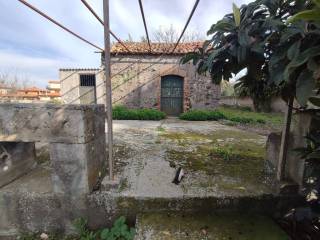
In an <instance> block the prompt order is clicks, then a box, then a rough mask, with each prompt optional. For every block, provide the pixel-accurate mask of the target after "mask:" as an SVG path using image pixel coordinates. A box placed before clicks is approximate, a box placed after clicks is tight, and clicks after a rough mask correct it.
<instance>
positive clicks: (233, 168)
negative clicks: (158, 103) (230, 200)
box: [114, 118, 272, 198]
mask: <svg viewBox="0 0 320 240" xmlns="http://www.w3.org/2000/svg"><path fill="white" fill-rule="evenodd" d="M114 138H115V167H116V171H117V174H116V175H117V176H116V178H117V179H118V180H120V187H119V191H121V193H122V194H123V195H126V196H132V197H155V198H172V197H174V198H175V197H210V196H212V197H224V196H226V197H227V196H228V197H230V196H262V195H265V194H271V192H272V190H271V187H270V184H271V182H270V181H269V176H270V173H268V172H267V171H266V166H267V165H266V164H265V161H264V154H265V142H266V137H265V136H262V135H258V134H256V133H251V132H248V131H243V130H239V129H237V128H235V127H230V126H226V125H222V124H219V123H217V122H189V121H181V120H178V119H174V118H169V119H166V120H163V121H123V120H122V121H114ZM178 167H182V168H183V169H184V171H185V178H184V179H183V180H182V182H181V184H179V185H175V184H173V183H172V180H173V178H174V175H175V171H176V169H177V168H178Z"/></svg>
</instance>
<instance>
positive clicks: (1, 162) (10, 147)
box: [0, 142, 36, 187]
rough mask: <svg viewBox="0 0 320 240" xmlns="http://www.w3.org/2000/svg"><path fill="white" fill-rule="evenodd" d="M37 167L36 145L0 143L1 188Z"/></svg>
mask: <svg viewBox="0 0 320 240" xmlns="http://www.w3.org/2000/svg"><path fill="white" fill-rule="evenodd" d="M35 165H36V162H35V144H34V143H21V142H20V143H16V142H1V143H0V187H2V186H4V185H6V184H8V183H10V182H12V181H13V180H15V179H17V178H19V177H20V176H22V175H24V174H26V173H28V172H29V171H30V170H31V169H32V168H33V167H34V166H35Z"/></svg>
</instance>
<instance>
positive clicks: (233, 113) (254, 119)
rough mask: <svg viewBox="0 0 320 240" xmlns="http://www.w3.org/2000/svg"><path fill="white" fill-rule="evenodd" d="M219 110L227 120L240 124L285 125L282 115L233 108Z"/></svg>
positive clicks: (220, 108)
mask: <svg viewBox="0 0 320 240" xmlns="http://www.w3.org/2000/svg"><path fill="white" fill-rule="evenodd" d="M217 110H218V111H219V112H221V113H222V114H223V115H224V116H225V119H227V120H231V121H234V122H239V123H257V124H268V125H275V126H281V125H282V123H283V114H281V113H262V112H260V113H259V112H253V111H249V110H244V109H238V108H232V107H219V108H218V109H217Z"/></svg>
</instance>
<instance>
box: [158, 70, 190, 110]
mask: <svg viewBox="0 0 320 240" xmlns="http://www.w3.org/2000/svg"><path fill="white" fill-rule="evenodd" d="M168 76H174V77H179V78H180V80H181V81H182V96H181V101H182V106H181V113H183V112H184V101H185V99H184V96H185V94H184V85H185V84H184V79H185V78H184V77H182V76H179V75H176V74H166V75H163V76H161V78H160V103H159V106H160V111H161V110H162V109H161V107H162V106H161V102H162V96H161V92H162V79H163V78H164V77H168Z"/></svg>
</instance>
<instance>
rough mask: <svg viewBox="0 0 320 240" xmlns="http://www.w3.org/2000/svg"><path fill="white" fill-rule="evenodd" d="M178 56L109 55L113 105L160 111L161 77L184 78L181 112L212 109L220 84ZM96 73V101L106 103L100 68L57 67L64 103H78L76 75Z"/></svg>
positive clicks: (216, 103) (77, 77) (218, 96)
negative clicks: (199, 72) (58, 68)
mask: <svg viewBox="0 0 320 240" xmlns="http://www.w3.org/2000/svg"><path fill="white" fill-rule="evenodd" d="M180 59H181V55H165V56H158V55H139V54H136V55H129V54H127V55H125V54H118V55H113V56H112V57H111V76H112V79H111V81H112V90H113V92H112V94H113V95H112V100H113V104H115V105H116V104H118V105H125V106H127V107H129V108H154V109H159V110H161V78H162V77H164V76H167V75H175V76H180V77H182V78H183V111H184V112H185V111H188V110H189V109H213V108H215V107H216V106H217V105H218V103H219V99H220V86H219V85H215V84H213V83H212V82H211V79H210V78H209V77H206V76H202V75H199V74H197V73H196V69H195V67H194V66H193V65H192V64H191V63H188V64H184V65H182V64H180ZM92 73H95V74H96V102H97V103H101V104H103V103H105V97H104V96H105V85H104V80H103V78H104V77H103V76H104V75H103V71H102V70H99V69H60V81H61V93H62V99H63V101H64V102H65V103H80V91H79V82H80V80H79V76H80V75H81V74H92Z"/></svg>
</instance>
